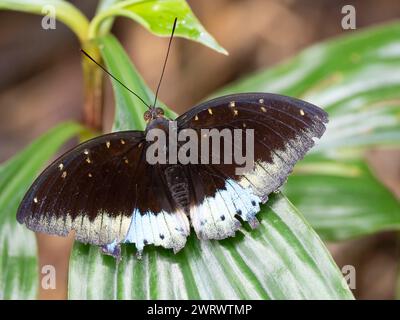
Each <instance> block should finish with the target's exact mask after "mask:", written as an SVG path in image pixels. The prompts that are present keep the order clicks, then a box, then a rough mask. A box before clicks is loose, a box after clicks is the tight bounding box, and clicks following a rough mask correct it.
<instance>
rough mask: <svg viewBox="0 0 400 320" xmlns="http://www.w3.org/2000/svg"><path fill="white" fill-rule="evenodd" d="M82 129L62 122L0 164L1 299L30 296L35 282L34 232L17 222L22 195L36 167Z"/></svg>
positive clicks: (36, 276) (31, 297) (35, 288)
mask: <svg viewBox="0 0 400 320" xmlns="http://www.w3.org/2000/svg"><path fill="white" fill-rule="evenodd" d="M79 132H82V127H81V126H80V125H78V124H76V123H72V122H69V123H64V124H61V125H59V126H57V127H55V128H53V129H52V130H50V131H49V132H48V133H47V134H44V135H43V136H41V137H40V138H38V139H37V140H35V141H34V142H33V143H32V144H31V145H29V146H28V147H27V148H25V149H24V150H23V151H22V152H20V153H19V154H17V155H16V156H14V157H13V158H12V159H10V160H9V161H7V162H6V163H4V164H2V165H1V166H0V299H33V298H35V296H36V290H37V285H38V270H37V257H36V241H35V237H34V233H33V232H31V231H29V230H28V229H26V228H25V227H24V226H22V225H20V224H18V223H17V220H16V212H17V208H18V205H19V203H20V201H21V200H22V197H23V195H24V193H25V192H26V190H27V189H28V187H29V186H30V184H31V183H32V181H33V179H34V178H35V176H36V174H37V172H38V171H39V169H40V168H41V167H42V166H43V165H44V164H45V162H46V161H47V160H48V159H50V158H51V156H53V154H54V153H55V152H56V151H57V150H58V149H59V147H60V146H61V145H62V144H63V143H64V142H65V141H66V140H68V139H70V138H71V137H73V136H74V135H76V134H77V133H79Z"/></svg>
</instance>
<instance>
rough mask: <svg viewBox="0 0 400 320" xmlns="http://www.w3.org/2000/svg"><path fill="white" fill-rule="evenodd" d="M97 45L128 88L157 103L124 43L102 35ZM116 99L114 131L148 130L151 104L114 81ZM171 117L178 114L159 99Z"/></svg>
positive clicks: (159, 102) (105, 59) (114, 73)
mask: <svg viewBox="0 0 400 320" xmlns="http://www.w3.org/2000/svg"><path fill="white" fill-rule="evenodd" d="M96 42H97V44H98V46H99V48H100V52H101V56H102V58H103V60H104V62H105V64H106V66H107V69H108V70H109V71H110V72H111V73H112V74H113V75H114V76H116V77H117V78H118V79H120V80H121V81H122V82H123V83H124V84H125V85H126V86H127V87H128V88H130V89H131V90H132V91H134V92H135V93H136V94H138V95H139V96H140V97H141V98H142V99H143V100H144V101H145V102H146V103H147V104H148V105H152V104H153V103H154V94H153V92H152V91H151V90H150V89H149V87H148V86H147V85H146V84H145V82H144V80H143V78H142V77H141V76H140V75H139V73H138V72H137V70H136V68H135V66H134V65H133V64H132V62H131V61H130V59H129V57H128V55H127V54H126V53H125V51H124V49H123V48H122V46H121V44H120V43H119V42H118V40H117V39H116V38H115V37H114V36H113V35H107V36H104V37H101V38H99V39H98V40H97V41H96ZM112 85H113V89H114V95H115V101H116V117H115V121H114V127H113V130H114V131H117V130H119V131H120V130H130V129H135V130H144V129H145V122H144V120H143V114H144V112H145V111H146V110H147V107H146V106H145V105H144V104H143V103H142V102H141V101H140V100H139V99H138V98H137V97H135V96H134V95H133V94H132V93H131V92H129V91H128V90H127V89H125V88H124V87H123V86H121V85H120V84H119V83H117V82H116V81H114V80H112ZM158 105H160V106H161V107H162V108H163V109H164V110H165V113H166V115H167V116H168V117H170V118H175V117H176V114H175V113H174V112H172V111H171V110H170V109H168V108H167V107H166V106H165V105H164V104H162V102H161V101H158Z"/></svg>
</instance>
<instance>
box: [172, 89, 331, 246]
mask: <svg viewBox="0 0 400 320" xmlns="http://www.w3.org/2000/svg"><path fill="white" fill-rule="evenodd" d="M177 121H178V128H179V130H183V129H186V128H192V129H196V130H197V131H198V135H201V133H200V130H201V129H207V128H208V129H209V128H217V129H220V130H222V129H224V128H227V129H230V130H233V129H254V152H255V155H254V166H253V167H252V168H251V170H248V171H246V172H244V173H243V174H239V175H238V174H236V171H235V168H236V167H237V166H236V165H232V164H224V163H223V162H222V163H221V164H209V165H197V166H196V168H195V169H193V170H191V172H196V171H197V172H198V173H197V174H193V176H192V181H193V184H194V185H197V189H196V190H197V192H196V194H195V195H194V196H193V198H192V202H191V211H190V217H191V222H192V224H193V226H194V229H195V231H196V233H197V234H198V235H199V236H200V237H202V238H211V239H221V238H226V237H227V236H231V235H232V234H234V231H235V230H236V229H237V228H238V224H237V219H236V218H235V216H240V217H241V219H243V220H245V221H249V223H250V225H252V226H253V227H254V226H256V225H257V220H256V219H255V215H256V213H257V212H258V211H259V203H264V202H265V201H267V199H268V195H269V194H270V193H271V192H273V191H275V190H277V189H278V188H279V187H281V186H282V184H283V183H284V182H285V181H286V179H287V177H288V175H289V174H290V173H291V171H292V170H293V167H294V165H295V164H296V162H297V161H298V160H300V159H302V158H303V157H304V155H305V154H306V152H307V151H308V150H309V149H310V148H311V147H312V146H313V145H314V140H315V139H316V138H320V137H321V136H322V134H323V133H324V131H325V123H327V121H328V118H327V114H326V112H325V111H323V110H322V109H320V108H318V107H316V106H314V105H312V104H310V103H307V102H305V101H302V100H298V99H294V98H290V97H285V96H281V95H275V94H266V93H248V94H238V95H230V96H225V97H221V98H217V99H214V100H211V101H207V102H205V103H202V104H200V105H199V106H197V107H195V108H193V109H191V110H190V111H188V112H187V113H185V114H183V115H181V116H180V117H179V118H178V119H177ZM233 147H237V146H233ZM195 181H196V182H195ZM199 186H200V187H199Z"/></svg>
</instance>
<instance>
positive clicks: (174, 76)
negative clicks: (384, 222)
mask: <svg viewBox="0 0 400 320" xmlns="http://www.w3.org/2000/svg"><path fill="white" fill-rule="evenodd" d="M71 2H73V3H74V4H76V5H77V6H78V7H79V8H81V9H82V10H83V11H84V12H85V13H86V14H87V15H88V16H89V17H91V16H93V13H94V10H95V6H96V3H97V1H83V0H80V1H78V0H76V1H71ZM188 2H189V4H190V5H191V7H192V9H193V11H194V12H195V14H196V15H197V16H198V17H199V19H200V21H201V22H202V23H203V24H204V25H205V27H206V29H207V30H208V31H209V32H210V33H211V34H212V35H213V36H214V37H215V38H216V39H217V40H218V42H219V43H220V44H221V45H222V46H223V47H225V48H226V49H227V50H228V51H229V53H230V55H229V56H228V57H226V56H223V55H220V54H218V53H215V52H213V51H211V50H210V49H208V48H206V47H204V46H201V45H200V44H197V43H192V42H190V41H187V40H183V39H175V40H174V44H173V47H172V51H171V55H170V59H169V62H168V67H167V71H166V75H165V77H164V81H163V84H162V88H161V92H160V97H161V99H162V100H163V101H164V102H165V103H166V104H167V105H169V106H171V107H172V109H174V110H175V111H177V112H178V113H181V112H183V111H185V110H186V109H188V108H189V107H190V106H192V105H193V104H194V103H195V102H197V101H199V100H201V99H202V98H204V97H206V96H207V95H209V94H211V93H212V92H213V91H215V90H216V89H218V88H220V87H221V86H223V85H225V84H227V83H229V82H230V81H233V80H235V79H237V78H240V77H241V76H243V75H246V74H248V73H250V72H252V71H255V70H259V69H263V68H268V66H271V65H273V64H276V63H278V62H280V61H282V60H284V59H286V58H289V57H291V56H293V55H295V54H296V53H298V52H299V51H300V50H302V49H303V48H305V47H307V46H309V45H311V44H314V43H316V42H319V41H322V40H325V39H327V38H330V37H333V36H337V35H341V34H346V33H350V32H353V31H344V30H343V29H342V28H341V24H340V21H341V18H342V14H341V8H342V6H344V5H346V4H352V5H354V6H355V7H356V12H357V29H362V28H364V27H368V26H370V25H373V24H377V23H383V22H387V21H390V20H394V19H398V18H400V1H399V0H382V1H379V2H378V1H373V0H358V1H355V0H353V1H351V2H349V1H340V0H319V1H311V0H285V1H283V0H276V1H275V0H208V1H205V0H204V1H195V0H192V1H188ZM113 33H114V34H116V35H117V36H118V38H119V39H120V40H121V41H122V43H123V44H124V46H125V48H126V49H127V50H128V52H129V54H130V56H131V58H132V60H133V62H134V63H135V65H136V66H137V67H138V69H139V71H140V72H141V74H142V75H143V77H144V78H145V79H146V81H147V82H148V84H149V85H150V87H151V88H155V87H156V84H157V82H158V78H159V75H160V72H161V66H162V63H163V59H164V55H165V51H166V46H167V41H168V40H167V39H161V38H157V37H155V36H153V35H151V34H150V33H148V32H147V31H146V30H144V29H143V28H142V27H141V26H139V25H137V24H135V23H133V22H132V21H128V20H124V19H118V20H117V22H116V24H115V26H114V28H113ZM0 39H1V40H0V75H1V77H0V161H4V160H6V159H8V158H9V157H10V156H12V155H13V154H15V153H16V152H17V151H18V150H20V149H21V148H22V147H24V146H25V145H26V144H27V143H28V142H30V141H31V140H32V139H34V138H35V137H37V136H38V135H39V134H41V133H43V132H45V131H46V130H47V129H49V128H51V127H52V126H54V125H55V124H57V123H58V122H60V121H62V120H66V119H76V120H80V119H81V116H82V105H83V104H82V101H83V96H82V74H81V65H80V58H81V56H80V53H79V43H78V41H77V40H76V38H75V36H74V34H73V33H72V32H71V31H70V30H68V29H67V28H66V27H65V26H64V25H62V24H61V23H59V22H58V23H57V29H56V30H43V29H42V28H41V17H39V16H34V15H29V14H23V13H15V12H0ZM112 115H113V97H112V91H111V86H110V82H109V81H108V80H107V81H106V112H105V120H104V123H105V130H106V131H107V130H109V129H110V126H111V121H112ZM369 159H370V162H371V164H372V165H373V166H374V168H375V169H376V172H377V173H378V175H379V176H380V177H381V178H382V179H383V180H384V182H385V183H386V184H387V185H388V186H389V187H390V188H391V189H392V190H393V191H394V192H396V193H397V195H400V156H399V152H396V151H389V152H381V151H372V152H370V154H369ZM382 168H383V169H382ZM41 239H42V240H41V247H40V255H41V263H42V264H49V263H51V264H54V265H56V267H57V270H58V271H59V272H58V276H59V277H58V279H57V288H58V289H57V290H55V291H51V290H48V292H42V293H41V295H40V296H41V297H42V298H63V297H65V292H66V291H65V290H66V286H65V283H66V272H65V271H66V266H67V258H66V255H65V251H68V250H69V247H70V243H69V242H65V241H64V239H58V240H56V241H48V238H46V237H43V236H42V237H41ZM397 239H398V235H397V234H394V233H385V234H378V235H374V236H370V237H365V238H362V239H358V240H353V241H347V242H345V243H340V244H333V245H330V249H331V252H332V253H333V255H334V257H335V259H336V261H337V263H338V264H339V266H341V265H346V264H351V265H354V266H355V267H356V270H357V289H356V290H355V291H354V293H355V294H356V297H358V298H361V299H371V298H377V299H392V298H394V292H395V282H396V272H397V269H398V264H399V261H400V255H399V244H398V240H397ZM60 248H63V249H60Z"/></svg>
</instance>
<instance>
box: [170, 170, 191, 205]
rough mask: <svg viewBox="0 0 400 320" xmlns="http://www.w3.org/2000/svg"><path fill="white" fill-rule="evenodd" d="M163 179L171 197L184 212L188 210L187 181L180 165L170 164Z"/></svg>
mask: <svg viewBox="0 0 400 320" xmlns="http://www.w3.org/2000/svg"><path fill="white" fill-rule="evenodd" d="M164 174H165V179H166V181H167V185H168V188H169V191H170V193H171V197H172V199H173V200H174V201H175V203H176V205H177V206H178V207H179V208H180V209H182V210H183V211H184V212H186V213H188V212H189V182H188V180H187V177H186V175H185V173H184V170H183V168H182V166H181V165H170V166H168V167H167V168H166V169H165V171H164Z"/></svg>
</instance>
